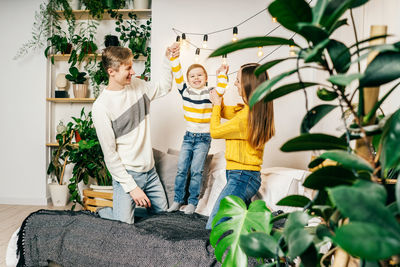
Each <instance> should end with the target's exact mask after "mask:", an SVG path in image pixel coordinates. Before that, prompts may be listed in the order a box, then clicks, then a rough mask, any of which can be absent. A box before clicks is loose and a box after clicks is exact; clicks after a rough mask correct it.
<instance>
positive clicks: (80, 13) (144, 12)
mask: <svg viewBox="0 0 400 267" xmlns="http://www.w3.org/2000/svg"><path fill="white" fill-rule="evenodd" d="M113 11H116V12H118V13H119V14H122V15H123V16H122V18H123V19H129V17H128V13H129V12H131V13H134V14H136V15H137V18H138V19H147V18H150V16H151V9H114V10H113ZM56 12H57V14H58V15H59V16H60V20H65V17H64V14H63V11H62V10H58V11H56ZM72 13H73V14H74V15H75V19H76V20H86V19H93V17H92V15H90V14H89V10H72ZM102 20H114V18H111V17H110V14H108V13H107V12H104V14H103V18H102Z"/></svg>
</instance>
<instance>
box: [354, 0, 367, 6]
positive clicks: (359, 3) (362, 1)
mask: <svg viewBox="0 0 400 267" xmlns="http://www.w3.org/2000/svg"><path fill="white" fill-rule="evenodd" d="M368 1H369V0H354V1H353V2H352V3H351V5H350V8H356V7H359V6H362V5H364V4H365V3H367V2H368Z"/></svg>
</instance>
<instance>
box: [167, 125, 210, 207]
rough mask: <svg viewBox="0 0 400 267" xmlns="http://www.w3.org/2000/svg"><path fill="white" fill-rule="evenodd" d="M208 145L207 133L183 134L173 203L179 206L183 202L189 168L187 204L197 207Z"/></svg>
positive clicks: (208, 136) (208, 137) (208, 135)
mask: <svg viewBox="0 0 400 267" xmlns="http://www.w3.org/2000/svg"><path fill="white" fill-rule="evenodd" d="M210 144H211V136H210V134H209V133H191V132H188V131H187V132H186V133H185V136H184V137H183V143H182V148H181V152H180V154H179V161H178V172H177V174H176V178H175V197H174V201H175V202H177V203H181V204H182V203H183V202H184V197H185V186H186V180H187V177H188V175H187V174H188V171H189V168H190V183H189V199H188V203H189V204H192V205H194V206H197V203H198V202H199V199H198V198H199V194H200V188H201V181H202V179H203V168H204V163H205V161H206V158H207V154H208V151H209V150H210Z"/></svg>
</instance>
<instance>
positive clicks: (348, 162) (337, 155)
mask: <svg viewBox="0 0 400 267" xmlns="http://www.w3.org/2000/svg"><path fill="white" fill-rule="evenodd" d="M320 157H321V158H324V159H331V160H333V161H336V162H339V163H340V164H342V165H343V166H344V167H346V168H349V169H355V170H358V171H359V170H366V171H370V172H373V170H374V169H373V168H372V166H371V164H369V163H368V161H366V160H365V159H363V158H361V157H359V156H357V155H356V154H351V153H348V152H346V151H343V150H331V151H327V152H325V153H323V154H322V155H321V156H320Z"/></svg>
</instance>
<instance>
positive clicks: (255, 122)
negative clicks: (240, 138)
mask: <svg viewBox="0 0 400 267" xmlns="http://www.w3.org/2000/svg"><path fill="white" fill-rule="evenodd" d="M258 66H259V64H257V63H250V64H245V65H243V66H242V67H241V68H240V71H241V81H240V86H241V90H242V97H243V101H244V102H245V103H246V104H248V101H249V99H250V96H251V94H252V93H253V92H254V90H255V89H256V88H257V86H259V85H260V84H261V83H263V82H265V81H266V80H268V79H269V78H268V74H267V72H264V73H261V74H260V75H258V76H256V75H255V74H254V71H255V69H256V68H257V67H258ZM247 128H248V142H249V143H250V145H251V146H252V147H254V148H262V147H263V146H264V144H265V143H266V142H267V141H268V140H269V139H271V138H272V136H274V135H275V123H274V105H273V103H272V101H269V102H264V101H263V100H261V101H259V102H257V103H256V104H255V105H254V106H253V107H252V108H251V109H250V112H249V118H248V121H247Z"/></svg>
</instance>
